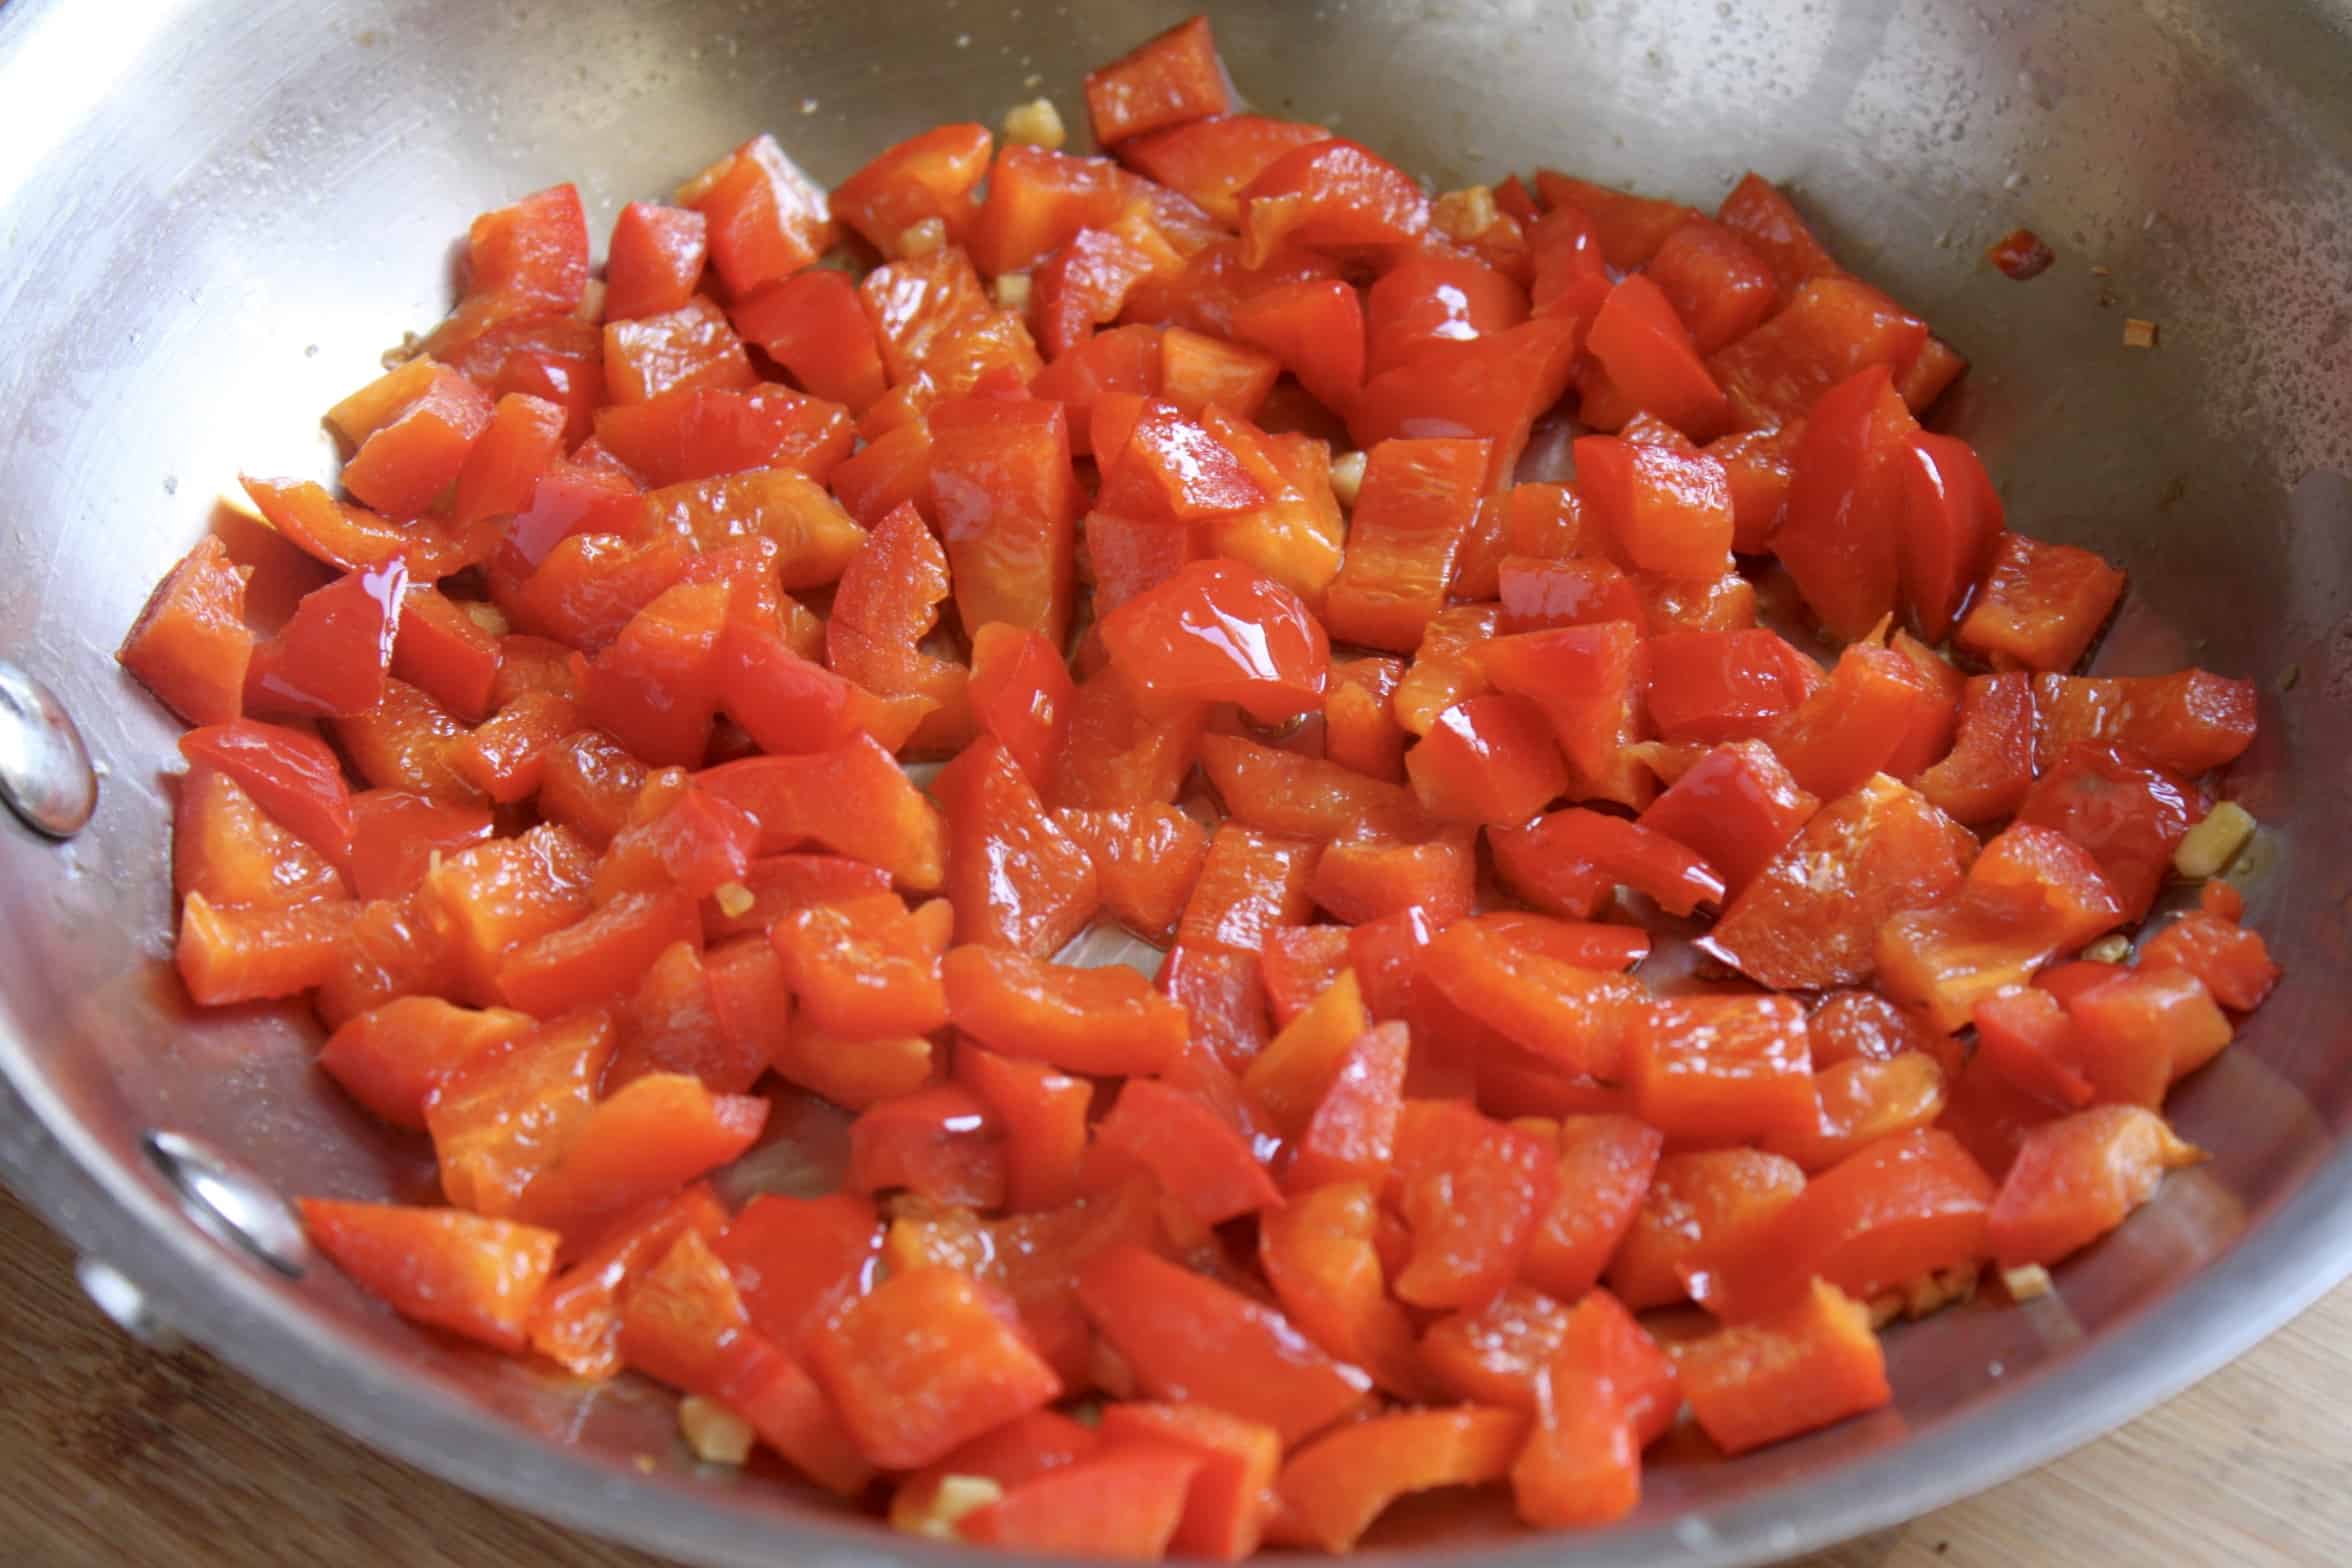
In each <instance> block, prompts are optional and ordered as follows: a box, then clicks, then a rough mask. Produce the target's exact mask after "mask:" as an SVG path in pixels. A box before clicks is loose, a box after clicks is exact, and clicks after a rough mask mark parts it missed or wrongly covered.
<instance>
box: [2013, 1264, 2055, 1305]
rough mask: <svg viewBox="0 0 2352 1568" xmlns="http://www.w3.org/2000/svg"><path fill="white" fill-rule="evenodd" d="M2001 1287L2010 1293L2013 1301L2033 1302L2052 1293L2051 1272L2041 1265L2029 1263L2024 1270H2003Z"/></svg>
mask: <svg viewBox="0 0 2352 1568" xmlns="http://www.w3.org/2000/svg"><path fill="white" fill-rule="evenodd" d="M2001 1287H2002V1288H2003V1289H2004V1290H2006V1291H2008V1292H2009V1299H2010V1300H2011V1301H2033V1300H2036V1299H2038V1298H2040V1297H2042V1296H2047V1295H2048V1294H2049V1293H2050V1290H2051V1285H2050V1271H2049V1270H2048V1269H2046V1268H2043V1267H2042V1266H2041V1265H2040V1264H2039V1263H2028V1264H2027V1265H2025V1267H2023V1268H2017V1269H2003V1270H2002V1271H2001Z"/></svg>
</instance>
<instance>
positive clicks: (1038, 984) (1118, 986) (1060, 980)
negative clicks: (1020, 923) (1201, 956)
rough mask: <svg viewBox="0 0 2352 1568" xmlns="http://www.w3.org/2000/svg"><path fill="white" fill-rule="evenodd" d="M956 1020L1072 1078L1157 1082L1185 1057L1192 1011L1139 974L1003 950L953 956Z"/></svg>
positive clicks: (950, 991) (948, 966)
mask: <svg viewBox="0 0 2352 1568" xmlns="http://www.w3.org/2000/svg"><path fill="white" fill-rule="evenodd" d="M942 973H943V974H944V976H945V980H946V986H947V1010H948V1018H949V1021H951V1022H952V1023H954V1025H955V1026H956V1027H957V1028H958V1029H961V1030H963V1031H964V1032H965V1033H967V1034H969V1035H971V1036H972V1037H973V1038H974V1039H977V1040H979V1041H980V1042H981V1043H983V1044H985V1045H987V1046H988V1047H990V1048H991V1049H992V1050H996V1051H1000V1052H1002V1053H1003V1054H1005V1055H1007V1056H1014V1057H1019V1058H1022V1059H1024V1060H1030V1061H1042V1062H1047V1063H1050V1064H1052V1065H1053V1066H1055V1067H1059V1068H1061V1069H1062V1070H1063V1071H1065V1072H1075V1073H1089V1074H1095V1075H1105V1074H1118V1073H1128V1074H1140V1073H1155V1072H1158V1071H1160V1070H1161V1069H1163V1068H1165V1067H1166V1066H1168V1064H1169V1063H1170V1062H1171V1061H1172V1060H1174V1058H1175V1057H1176V1055H1177V1053H1179V1052H1180V1051H1182V1050H1183V1048H1184V1043H1185V1040H1186V1038H1187V1036H1188V1031H1187V1024H1186V1014H1185V1010H1184V1008H1183V1007H1182V1006H1180V1005H1179V1004H1177V1003H1175V1002H1172V1001H1170V1000H1169V999H1168V998H1167V997H1165V996H1162V995H1160V994H1159V993H1158V992H1156V991H1154V990H1153V989H1152V988H1151V983H1150V982H1149V981H1147V980H1146V979H1144V977H1143V976H1142V975H1140V974H1138V973H1137V972H1136V971H1134V970H1132V969H1128V968H1125V967H1123V966H1119V965H1112V966H1109V967H1105V968H1099V969H1079V968H1071V967H1068V966H1065V965H1061V964H1049V963H1045V962H1043V961H1041V960H1039V959H1035V958H1031V957H1028V956H1027V955H1025V954H1021V953H1013V952H1006V951H1004V950H1002V949H999V948H985V947H958V948H955V949H953V950H951V951H950V952H949V953H948V955H947V959H946V962H945V964H944V965H943V969H942Z"/></svg>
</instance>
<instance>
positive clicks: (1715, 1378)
mask: <svg viewBox="0 0 2352 1568" xmlns="http://www.w3.org/2000/svg"><path fill="white" fill-rule="evenodd" d="M1679 1370H1680V1373H1681V1377H1682V1389H1683V1394H1684V1396H1685V1397H1686V1398H1687V1399H1689V1401H1690V1407H1691V1415H1692V1416H1693V1417H1694V1418H1695V1419H1696V1420H1697V1421H1698V1423H1699V1426H1700V1429H1701V1430H1703V1431H1704V1432H1705V1433H1706V1434H1707V1435H1708V1436H1709V1437H1711V1438H1713V1439H1714V1440H1715V1444H1716V1446H1717V1447H1718V1448H1721V1449H1722V1450H1723V1451H1724V1452H1725V1453H1727V1454H1744V1453H1746V1452H1747V1451H1748V1450H1750V1449H1752V1448H1761V1447H1762V1446H1764V1445H1765V1444H1766V1443H1776V1442H1778V1441H1780V1440H1781V1439H1782V1438H1784V1437H1794V1436H1795V1435H1796V1434H1797V1433H1799V1432H1809V1431H1812V1430H1813V1429H1814V1428H1815V1427H1823V1426H1828V1425H1830V1424H1831V1423H1833V1422H1837V1421H1843V1420H1844V1419H1845V1418H1846V1417H1848V1416H1852V1415H1859V1414H1861V1413H1862V1412H1863V1411H1866V1410H1875V1409H1877V1408H1879V1407H1880V1406H1881V1405H1885V1404H1887V1403H1889V1402H1890V1401H1891V1400H1893V1398H1894V1391H1893V1390H1892V1389H1891V1388H1889V1387H1888V1386H1887V1379H1886V1355H1885V1352H1884V1351H1883V1350H1882V1349H1881V1348H1880V1346H1879V1343H1878V1336H1877V1335H1876V1334H1874V1333H1873V1332H1871V1328H1870V1309H1869V1308H1867V1307H1865V1306H1863V1305H1862V1304H1861V1303H1860V1302H1858V1301H1855V1300H1853V1299H1851V1298H1850V1297H1848V1296H1847V1295H1845V1294H1844V1293H1843V1292H1842V1291H1840V1290H1839V1289H1838V1288H1837V1286H1835V1285H1833V1284H1831V1283H1829V1282H1828V1281H1826V1280H1814V1281H1813V1282H1812V1283H1811V1284H1810V1286H1808V1287H1807V1288H1806V1291H1805V1293H1804V1295H1803V1296H1802V1297H1801V1299H1799V1300H1798V1301H1796V1302H1795V1303H1793V1304H1792V1305H1789V1306H1786V1307H1783V1308H1781V1309H1780V1310H1778V1311H1776V1312H1774V1313H1771V1314H1770V1315H1768V1316H1765V1317H1760V1318H1758V1319H1756V1320H1755V1321H1754V1322H1750V1323H1739V1324H1734V1325H1732V1326H1731V1327H1729V1328H1725V1329H1721V1330H1718V1331H1717V1332H1716V1333H1714V1334H1712V1335H1709V1336H1708V1337H1707V1338H1705V1339H1701V1340H1696V1341H1693V1342H1692V1343H1691V1344H1690V1345H1689V1346H1688V1347H1687V1348H1686V1349H1685V1350H1684V1351H1683V1353H1682V1358H1681V1361H1680V1363H1679Z"/></svg>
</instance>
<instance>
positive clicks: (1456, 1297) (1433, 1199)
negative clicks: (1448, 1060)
mask: <svg viewBox="0 0 2352 1568" xmlns="http://www.w3.org/2000/svg"><path fill="white" fill-rule="evenodd" d="M1558 1167H1559V1156H1558V1153H1557V1151H1556V1149H1555V1148H1554V1146H1553V1145H1552V1144H1551V1142H1550V1141H1549V1140H1547V1139H1544V1138H1540V1137H1537V1136H1535V1135H1534V1134H1531V1133H1528V1132H1526V1131H1524V1130H1522V1129H1520V1128H1517V1127H1513V1126H1509V1125H1507V1124H1505V1123H1502V1122H1497V1121H1493V1120H1491V1119H1489V1118H1487V1117H1484V1116H1481V1115H1479V1114H1478V1113H1477V1112H1476V1111H1474V1110H1472V1109H1471V1108H1470V1107H1469V1106H1466V1105H1463V1104H1461V1103H1460V1102H1458V1101H1452V1100H1434V1101H1432V1100H1416V1101H1412V1102H1410V1103H1408V1104H1407V1105H1406V1106H1405V1107H1404V1110H1403V1113H1402V1115H1401V1116H1400V1118H1399V1120H1398V1124H1397V1141H1396V1171H1397V1180H1398V1185H1399V1191H1398V1205H1399V1207H1400V1208H1401V1209H1402V1211H1403V1213H1404V1216H1405V1223H1406V1224H1407V1226H1409V1227H1410V1228H1411V1231H1412V1250H1411V1254H1410V1257H1409V1260H1408V1261H1407V1263H1406V1264H1405V1267H1404V1268H1403V1269H1402V1270H1401V1271H1399V1272H1398V1274H1397V1276H1396V1279H1395V1281H1394V1285H1393V1288H1394V1290H1395V1292H1396V1294H1397V1296H1398V1298H1399V1299H1400V1300H1403V1301H1406V1302H1409V1303H1411V1304H1412V1305H1414V1306H1417V1307H1457V1308H1458V1307H1477V1306H1481V1305H1483V1304H1485V1303H1486V1302H1488V1301H1490V1300H1492V1299H1493V1298H1494V1297H1495V1296H1497V1295H1498V1294H1500V1293H1501V1292H1502V1290H1503V1288H1504V1287H1505V1286H1506V1285H1508V1284H1510V1283H1511V1281H1512V1279H1513V1278H1515V1277H1516V1276H1517V1274H1518V1272H1519V1266H1520V1264H1521V1262H1522V1261H1523V1260H1524V1259H1525V1257H1526V1256H1527V1249H1528V1247H1529V1245H1530V1243H1532V1242H1533V1241H1534V1239H1535V1233H1536V1229H1537V1227H1538V1226H1539V1225H1540V1224H1541V1223H1542V1222H1543V1219H1544V1217H1545V1216H1546V1215H1547V1214H1549V1213H1550V1211H1551V1208H1552V1202H1553V1198H1554V1195H1555V1193H1556V1190H1557V1188H1556V1184H1557V1182H1558V1179H1559V1170H1558Z"/></svg>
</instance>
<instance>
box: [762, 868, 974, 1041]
mask: <svg viewBox="0 0 2352 1568" xmlns="http://www.w3.org/2000/svg"><path fill="white" fill-rule="evenodd" d="M770 934H771V936H772V938H773V940H774V941H775V944H776V950H777V951H778V952H779V953H781V954H783V955H784V967H785V970H786V973H787V974H788V975H789V976H790V978H791V981H792V989H793V993H794V994H795V995H796V996H797V997H798V998H799V1000H800V1005H801V1007H802V1008H803V1009H804V1011H805V1015H806V1016H807V1018H808V1019H809V1021H810V1022H811V1023H813V1024H815V1025H816V1027H818V1028H819V1029H823V1030H827V1031H830V1032H832V1033H836V1034H844V1035H850V1036H867V1037H874V1036H880V1035H892V1034H926V1033H928V1032H930V1031H931V1030H933V1029H936V1028H938V1027H939V1026H940V1025H941V1024H943V1023H945V1022H947V993H946V990H945V989H944V987H943V985H942V983H941V980H940V970H939V964H940V952H941V949H942V947H943V946H944V944H935V943H934V940H933V936H932V933H931V931H930V930H929V929H927V922H925V921H924V920H923V919H922V918H920V917H919V916H917V915H916V914H914V913H912V912H910V911H909V910H908V909H907V907H906V905H905V904H904V903H903V902H901V901H900V900H899V898H898V896H897V895H896V894H894V893H881V894H875V895H871V896H868V897H863V898H854V899H846V900H843V901H841V902H838V903H828V904H813V905H811V906H809V907H808V908H805V909H798V910H795V911H793V912H792V913H791V914H789V915H787V916H785V917H784V918H783V919H782V920H779V921H778V922H777V923H776V925H775V927H774V928H773V930H772V931H771V933H770Z"/></svg>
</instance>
